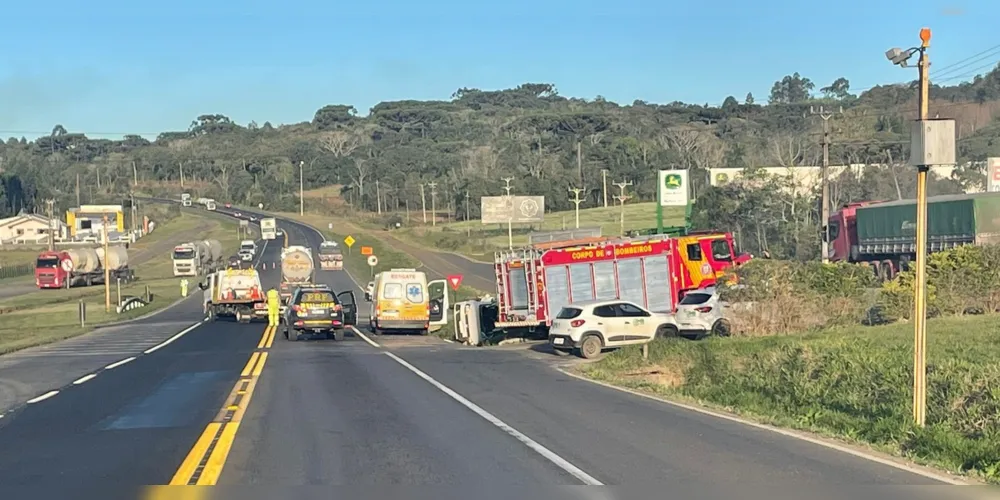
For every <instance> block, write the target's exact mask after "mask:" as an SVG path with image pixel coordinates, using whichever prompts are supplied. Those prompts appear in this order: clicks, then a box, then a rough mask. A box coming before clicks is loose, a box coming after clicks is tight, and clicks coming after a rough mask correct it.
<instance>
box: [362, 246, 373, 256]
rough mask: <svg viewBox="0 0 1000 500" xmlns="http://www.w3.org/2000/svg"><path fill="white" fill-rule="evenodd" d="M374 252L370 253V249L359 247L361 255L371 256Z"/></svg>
mask: <svg viewBox="0 0 1000 500" xmlns="http://www.w3.org/2000/svg"><path fill="white" fill-rule="evenodd" d="M373 253H375V252H373V251H372V247H361V255H371V254H373Z"/></svg>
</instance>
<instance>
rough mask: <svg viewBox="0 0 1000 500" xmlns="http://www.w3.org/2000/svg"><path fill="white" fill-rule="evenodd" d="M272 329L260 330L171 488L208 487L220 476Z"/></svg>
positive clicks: (258, 375) (264, 354)
mask: <svg viewBox="0 0 1000 500" xmlns="http://www.w3.org/2000/svg"><path fill="white" fill-rule="evenodd" d="M276 330H277V328H276V327H273V326H268V327H267V328H265V329H264V334H263V335H262V336H261V339H260V342H258V343H257V349H258V350H256V351H254V353H253V354H252V355H251V356H250V360H249V361H248V362H247V364H246V366H245V367H244V368H243V371H242V372H241V373H240V379H239V381H237V382H236V387H233V390H232V392H231V393H230V394H229V397H227V398H226V403H225V404H224V405H223V406H222V409H221V410H220V411H219V413H218V415H216V417H215V419H214V420H212V422H211V423H209V424H208V427H206V428H205V432H202V433H201V437H200V438H198V441H196V442H195V444H194V447H193V448H191V452H190V453H188V456H187V458H185V459H184V462H182V463H181V466H180V468H178V469H177V473H176V474H174V478H173V479H172V480H171V481H170V484H171V485H189V486H193V485H197V486H212V485H214V484H215V483H216V482H217V481H218V480H219V476H220V475H221V474H222V468H223V466H225V464H226V457H228V456H229V450H230V449H231V448H232V446H233V441H234V440H235V439H236V431H237V430H239V428H240V422H241V421H242V420H243V414H244V412H246V409H247V407H248V406H249V405H250V398H251V396H253V390H254V388H255V387H256V386H257V378H258V377H260V374H261V372H262V371H263V370H264V363H266V362H267V351H263V350H261V349H270V348H271V344H272V343H273V342H274V334H275V331H276Z"/></svg>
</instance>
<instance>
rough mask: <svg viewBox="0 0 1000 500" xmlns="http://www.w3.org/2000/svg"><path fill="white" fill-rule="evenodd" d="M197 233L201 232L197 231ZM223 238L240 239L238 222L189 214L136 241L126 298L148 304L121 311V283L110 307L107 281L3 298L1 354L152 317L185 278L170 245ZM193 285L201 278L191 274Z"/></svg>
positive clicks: (172, 299)
mask: <svg viewBox="0 0 1000 500" xmlns="http://www.w3.org/2000/svg"><path fill="white" fill-rule="evenodd" d="M194 235H196V236H194ZM195 237H197V238H199V239H210V238H211V239H218V240H219V241H220V242H222V243H223V246H224V247H225V248H234V247H235V246H236V244H237V242H236V234H235V224H234V223H232V222H229V221H226V220H223V219H219V218H206V217H203V216H201V215H200V214H198V215H196V214H189V213H184V214H182V215H180V216H178V217H176V218H174V219H171V220H170V221H167V222H165V223H163V224H161V225H160V227H158V228H157V230H156V231H154V232H153V233H151V234H150V235H149V236H147V237H145V238H143V239H142V240H140V241H139V242H137V243H136V244H134V245H131V248H130V252H134V255H136V258H135V260H134V261H133V262H136V263H137V264H136V275H137V278H138V279H137V280H136V281H135V282H133V283H127V284H126V283H123V284H122V285H121V295H122V296H123V297H129V296H131V297H144V296H145V294H146V293H147V291H148V292H149V293H150V294H151V295H152V298H153V300H152V302H150V303H149V304H148V305H146V306H145V307H139V308H136V309H133V310H130V311H124V312H122V313H120V314H119V313H118V312H117V311H116V305H117V300H118V292H119V287H118V285H117V283H112V285H111V310H110V312H107V311H105V289H104V286H102V285H95V286H90V287H76V288H71V289H68V290H67V289H58V290H37V289H33V291H31V292H28V293H24V294H21V295H18V296H14V297H8V298H5V299H2V300H0V354H7V353H10V352H14V351H18V350H21V349H26V348H28V347H34V346H38V345H43V344H48V343H51V342H56V341H59V340H63V339H66V338H70V337H75V336H78V335H81V334H83V333H86V332H88V331H91V330H93V329H94V328H97V327H100V326H107V325H109V324H121V323H122V322H125V321H128V320H134V319H137V318H140V317H144V316H149V315H150V314H151V313H154V312H157V311H160V310H163V309H165V308H167V307H169V306H171V305H173V304H175V303H176V302H177V299H178V298H180V281H181V279H182V278H177V277H174V276H173V262H172V259H171V257H172V254H171V250H172V248H173V247H174V245H176V244H177V243H181V242H184V241H188V240H191V239H194V238H195ZM188 280H189V283H190V285H189V290H191V289H195V288H194V287H195V285H196V284H197V283H196V279H193V278H188ZM81 303H83V304H85V308H86V316H87V320H86V324H85V325H84V326H81V325H80V319H79V308H80V304H81Z"/></svg>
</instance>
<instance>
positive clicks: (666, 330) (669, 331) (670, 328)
mask: <svg viewBox="0 0 1000 500" xmlns="http://www.w3.org/2000/svg"><path fill="white" fill-rule="evenodd" d="M679 334H680V331H679V330H677V327H676V326H674V325H660V326H659V328H657V329H656V338H658V339H669V338H674V337H676V336H678V335H679Z"/></svg>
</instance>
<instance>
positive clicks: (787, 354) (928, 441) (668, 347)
mask: <svg viewBox="0 0 1000 500" xmlns="http://www.w3.org/2000/svg"><path fill="white" fill-rule="evenodd" d="M998 332H1000V316H997V315H987V316H967V317H952V318H941V319H932V320H930V322H929V324H928V358H929V373H930V374H929V382H928V384H929V388H928V397H927V398H928V401H927V403H928V417H927V422H928V425H927V427H926V428H923V429H920V428H916V427H914V426H913V425H912V424H911V423H910V421H911V419H912V414H911V412H912V410H911V408H912V396H911V394H912V389H911V388H912V382H911V380H912V373H913V368H912V366H913V348H912V344H913V329H912V325H910V324H905V323H900V324H894V325H888V326H879V327H870V328H862V327H854V328H841V329H828V330H823V331H818V332H815V333H809V334H802V335H785V336H770V337H756V338H750V337H747V338H729V339H712V340H707V341H703V342H689V341H683V340H663V341H659V340H658V341H655V342H653V343H652V344H651V345H650V348H649V359H648V360H644V359H643V358H642V356H641V350H640V349H639V348H638V347H636V348H628V349H622V350H620V351H617V352H613V353H610V354H608V355H607V356H606V357H605V358H604V359H601V360H599V361H598V362H596V363H592V364H587V365H583V366H581V367H580V368H578V370H579V371H581V372H582V374H584V375H585V376H588V377H591V378H594V379H597V380H601V381H605V382H610V383H612V384H616V385H619V386H624V387H629V388H632V389H637V390H640V391H643V392H647V393H653V394H657V395H661V396H666V397H668V398H672V399H679V400H686V401H693V402H697V403H700V404H704V405H708V406H711V407H716V408H720V409H724V410H727V411H731V412H734V413H738V414H741V415H744V416H747V417H749V418H752V419H754V420H758V421H762V422H765V423H770V424H774V425H779V426H784V427H792V428H798V429H803V430H808V431H813V432H818V433H821V434H824V435H827V436H834V437H837V438H841V439H844V440H847V441H850V442H855V443H861V444H866V445H870V446H872V447H874V448H876V449H878V450H881V451H884V452H888V453H893V454H896V455H901V456H904V457H907V458H910V459H913V460H915V461H917V462H920V463H925V464H930V465H935V466H938V467H941V468H944V469H946V470H949V471H963V472H968V473H971V474H972V475H974V476H979V477H982V478H985V479H987V480H989V481H992V482H998V481H1000V433H998V432H997V429H1000V363H998V361H997V360H998V359H1000V342H997V340H998V337H1000V334H998Z"/></svg>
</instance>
